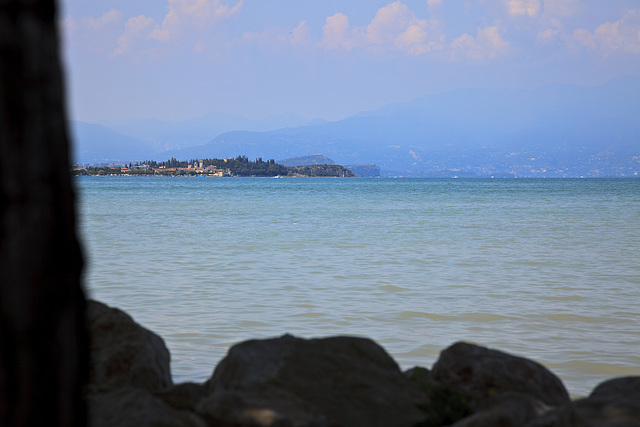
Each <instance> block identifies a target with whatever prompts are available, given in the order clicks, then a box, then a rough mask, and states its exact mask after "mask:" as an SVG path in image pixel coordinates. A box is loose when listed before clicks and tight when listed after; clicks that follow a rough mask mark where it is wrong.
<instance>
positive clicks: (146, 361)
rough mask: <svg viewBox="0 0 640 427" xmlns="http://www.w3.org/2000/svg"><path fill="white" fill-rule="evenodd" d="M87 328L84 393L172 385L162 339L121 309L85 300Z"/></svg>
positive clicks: (149, 389) (146, 388) (153, 389)
mask: <svg viewBox="0 0 640 427" xmlns="http://www.w3.org/2000/svg"><path fill="white" fill-rule="evenodd" d="M87 327H88V330H89V337H90V341H91V360H90V372H91V383H90V385H89V389H88V392H90V393H97V392H105V391H112V390H117V389H120V388H124V387H137V388H143V389H145V390H148V391H150V392H156V391H161V390H164V389H166V388H168V387H170V386H171V385H172V384H173V383H172V380H171V371H170V355H169V350H167V347H166V346H165V344H164V341H163V340H162V338H160V337H159V336H158V335H156V334H154V333H153V332H151V331H149V330H147V329H145V328H143V327H142V326H140V325H138V324H137V323H136V322H134V320H133V319H132V318H131V317H130V316H129V315H128V314H126V313H125V312H123V311H121V310H118V309H117V308H111V307H108V306H107V305H105V304H102V303H100V302H97V301H88V302H87Z"/></svg>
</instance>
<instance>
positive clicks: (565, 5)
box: [543, 0, 584, 17]
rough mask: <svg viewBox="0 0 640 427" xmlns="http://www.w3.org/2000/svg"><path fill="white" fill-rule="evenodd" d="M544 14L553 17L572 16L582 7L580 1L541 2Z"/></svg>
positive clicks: (548, 0)
mask: <svg viewBox="0 0 640 427" xmlns="http://www.w3.org/2000/svg"><path fill="white" fill-rule="evenodd" d="M543 1H544V14H545V15H548V16H553V17H567V16H573V15H575V14H576V13H578V12H579V11H580V10H582V8H583V7H584V6H583V5H582V3H581V2H580V0H543Z"/></svg>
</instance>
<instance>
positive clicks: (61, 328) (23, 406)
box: [0, 0, 88, 426]
mask: <svg viewBox="0 0 640 427" xmlns="http://www.w3.org/2000/svg"><path fill="white" fill-rule="evenodd" d="M81 269H82V255H81V251H80V247H79V244H78V240H77V238H76V232H75V208H74V196H73V188H72V182H71V178H70V174H69V147H68V136H67V127H66V119H65V102H64V88H63V81H62V73H61V67H60V61H59V57H58V36H57V23H56V4H55V2H54V0H0V425H2V426H36V425H37V426H45V425H47V426H77V425H85V424H86V410H85V408H84V404H83V403H82V386H83V384H84V383H85V380H86V378H87V360H88V357H87V355H88V353H87V352H88V350H87V348H88V346H87V336H86V332H85V325H84V294H83V291H82V287H81V284H80V274H81Z"/></svg>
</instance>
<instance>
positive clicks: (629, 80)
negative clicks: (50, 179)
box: [73, 77, 640, 177]
mask: <svg viewBox="0 0 640 427" xmlns="http://www.w3.org/2000/svg"><path fill="white" fill-rule="evenodd" d="M304 123H305V120H304V119H301V118H299V117H295V116H287V117H279V118H273V119H271V120H268V121H262V122H249V121H246V120H244V119H239V118H230V116H222V115H211V116H207V117H203V118H201V119H198V120H193V121H188V122H182V123H175V124H168V123H167V122H160V121H155V120H148V121H131V122H128V123H124V122H120V123H119V124H118V123H105V124H103V125H88V124H86V123H80V122H74V123H73V128H74V129H75V135H76V143H77V149H76V151H75V152H76V159H77V160H76V161H78V162H80V163H88V162H94V163H95V162H108V161H122V160H145V159H151V160H160V161H162V160H166V159H168V158H171V157H175V158H177V159H196V158H214V157H217V158H223V157H237V156H238V155H245V156H247V157H249V158H259V157H261V158H264V159H271V158H273V159H276V160H278V159H288V158H295V157H302V156H309V155H315V154H322V155H324V156H328V157H330V158H331V159H333V160H334V161H335V162H336V163H338V164H341V165H361V164H371V163H375V164H376V165H377V166H378V167H380V173H381V175H382V176H518V177H526V176H547V177H562V176H634V174H638V173H640V79H639V78H634V77H620V78H618V79H615V80H612V81H610V82H608V83H605V84H603V85H601V86H596V87H579V86H574V85H560V84H554V85H549V86H545V87H542V88H538V89H533V90H513V89H460V90H455V91H451V92H446V93H442V94H438V95H428V96H425V97H421V98H418V99H415V100H413V101H410V102H405V103H398V104H392V105H388V106H386V107H383V108H381V109H379V110H376V111H370V112H362V113H359V114H356V115H354V116H352V117H349V118H346V119H344V120H339V121H335V122H312V123H307V124H304ZM106 125H109V126H106ZM230 129H234V130H231V131H229V130H230ZM207 135H208V136H207Z"/></svg>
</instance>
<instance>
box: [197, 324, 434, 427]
mask: <svg viewBox="0 0 640 427" xmlns="http://www.w3.org/2000/svg"><path fill="white" fill-rule="evenodd" d="M205 387H206V393H207V397H205V399H204V400H202V401H201V402H200V404H199V406H198V409H197V412H198V413H199V414H200V415H202V416H203V417H204V418H205V419H206V420H208V421H209V423H210V424H212V425H223V426H226V425H234V426H276V425H277V426H280V425H282V426H285V425H286V426H289V425H290V426H318V427H320V426H348V427H358V426H363V427H364V426H366V427H375V426H381V427H382V426H384V427H387V426H397V427H401V426H413V425H415V424H416V423H418V422H420V421H423V420H424V418H425V413H424V412H423V411H422V410H420V409H419V406H420V405H421V404H424V402H425V399H426V395H425V394H424V392H423V391H422V390H421V389H420V387H419V386H418V385H417V384H415V383H414V382H412V381H411V380H410V379H409V378H407V377H406V376H404V375H403V374H402V372H401V371H400V369H399V367H398V365H397V364H396V362H395V361H394V360H393V359H392V358H391V357H390V356H389V355H388V354H387V353H386V352H385V351H384V349H383V348H382V347H380V346H379V345H378V344H376V343H375V342H373V341H372V340H369V339H365V338H355V337H331V338H323V339H309V340H306V339H301V338H296V337H293V336H291V335H284V336H282V337H280V338H273V339H265V340H251V341H246V342H244V343H241V344H238V345H235V346H234V347H232V348H231V349H230V350H229V353H228V354H227V356H226V357H225V358H224V359H223V360H222V361H221V362H220V364H219V365H218V366H217V367H216V369H215V371H214V373H213V376H212V378H211V379H210V380H209V381H208V382H207V383H206V384H205Z"/></svg>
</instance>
